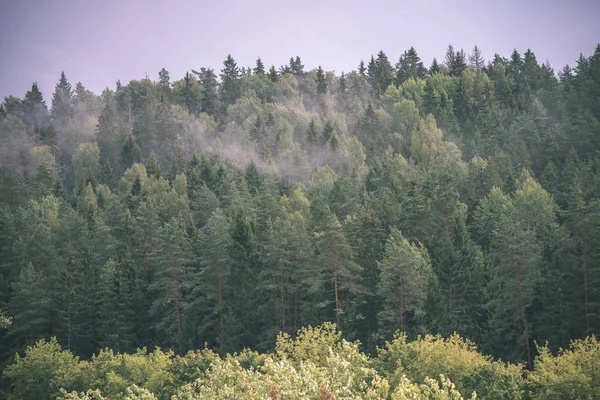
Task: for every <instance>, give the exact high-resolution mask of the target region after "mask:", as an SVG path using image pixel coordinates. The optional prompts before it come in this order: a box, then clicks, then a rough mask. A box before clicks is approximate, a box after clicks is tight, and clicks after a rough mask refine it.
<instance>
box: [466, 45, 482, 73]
mask: <svg viewBox="0 0 600 400" xmlns="http://www.w3.org/2000/svg"><path fill="white" fill-rule="evenodd" d="M469 66H470V67H471V69H473V70H475V71H481V70H482V69H483V67H484V66H485V60H484V59H483V56H482V55H481V50H480V49H479V47H477V45H475V47H473V52H472V53H471V55H470V56H469Z"/></svg>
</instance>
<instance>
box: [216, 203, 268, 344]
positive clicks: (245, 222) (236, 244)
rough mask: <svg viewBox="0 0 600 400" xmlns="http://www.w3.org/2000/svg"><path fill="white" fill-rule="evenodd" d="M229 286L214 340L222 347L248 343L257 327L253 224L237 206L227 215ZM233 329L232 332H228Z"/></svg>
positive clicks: (255, 250)
mask: <svg viewBox="0 0 600 400" xmlns="http://www.w3.org/2000/svg"><path fill="white" fill-rule="evenodd" d="M229 226H230V237H231V242H230V248H229V257H230V259H231V267H230V268H231V269H230V273H231V277H232V279H231V281H230V285H231V289H230V296H229V304H228V310H227V313H226V314H225V317H224V319H225V320H226V323H225V324H224V327H223V330H222V331H221V335H220V337H219V339H218V342H219V343H221V348H222V350H223V351H236V350H240V349H242V348H243V347H245V346H250V345H251V344H252V343H253V341H254V338H255V335H256V334H257V333H258V332H259V331H260V325H261V321H260V318H259V316H258V309H257V308H258V303H257V302H258V301H259V297H258V293H257V290H258V287H257V277H258V273H259V270H260V264H259V259H258V251H257V250H258V249H257V246H258V245H257V243H256V238H255V231H254V224H253V223H252V221H251V220H250V218H249V217H248V215H247V212H246V210H245V209H244V208H243V207H241V206H234V207H233V209H232V211H231V217H230V225H229ZM232 330H235V332H232Z"/></svg>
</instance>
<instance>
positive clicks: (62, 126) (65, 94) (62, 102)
mask: <svg viewBox="0 0 600 400" xmlns="http://www.w3.org/2000/svg"><path fill="white" fill-rule="evenodd" d="M50 115H51V117H52V123H53V124H54V127H55V128H56V129H57V130H59V131H60V132H65V131H66V130H67V127H68V126H69V122H70V120H71V118H72V117H73V90H72V88H71V84H70V83H69V80H68V79H67V76H66V75H65V73H64V71H63V72H61V73H60V79H59V81H58V83H57V84H56V88H55V89H54V95H53V97H52V110H51V112H50Z"/></svg>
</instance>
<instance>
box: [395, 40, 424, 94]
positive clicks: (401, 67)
mask: <svg viewBox="0 0 600 400" xmlns="http://www.w3.org/2000/svg"><path fill="white" fill-rule="evenodd" d="M426 73H427V69H426V68H425V67H424V66H423V62H422V61H421V59H420V58H419V56H418V55H417V51H416V50H415V48H414V47H411V48H410V49H408V50H407V51H405V52H404V54H402V55H401V56H400V59H399V60H398V63H397V64H396V86H399V85H401V84H402V83H404V82H405V81H406V80H408V79H410V78H414V79H424V78H425V74H426Z"/></svg>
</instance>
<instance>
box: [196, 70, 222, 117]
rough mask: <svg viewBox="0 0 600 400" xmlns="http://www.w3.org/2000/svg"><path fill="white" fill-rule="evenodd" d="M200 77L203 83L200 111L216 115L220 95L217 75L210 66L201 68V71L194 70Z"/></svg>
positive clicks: (201, 83)
mask: <svg viewBox="0 0 600 400" xmlns="http://www.w3.org/2000/svg"><path fill="white" fill-rule="evenodd" d="M192 72H194V73H195V74H196V75H198V78H199V79H200V85H202V98H201V99H200V111H201V112H203V113H207V114H208V115H215V114H216V113H217V110H219V107H220V105H219V97H218V93H217V87H218V84H217V76H216V75H215V73H214V71H213V70H212V69H210V68H204V67H203V68H200V72H198V71H192Z"/></svg>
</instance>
